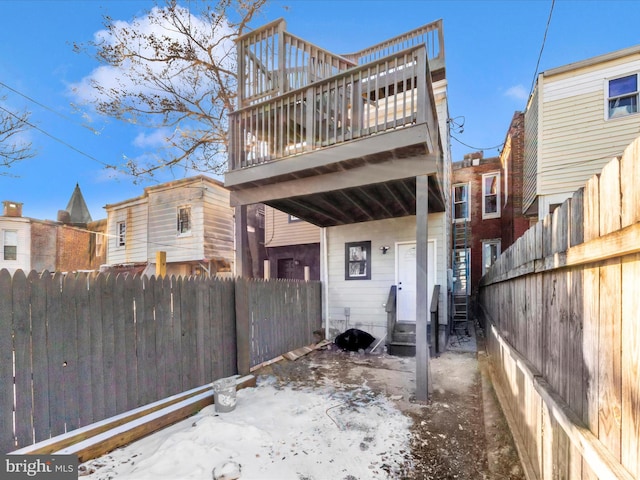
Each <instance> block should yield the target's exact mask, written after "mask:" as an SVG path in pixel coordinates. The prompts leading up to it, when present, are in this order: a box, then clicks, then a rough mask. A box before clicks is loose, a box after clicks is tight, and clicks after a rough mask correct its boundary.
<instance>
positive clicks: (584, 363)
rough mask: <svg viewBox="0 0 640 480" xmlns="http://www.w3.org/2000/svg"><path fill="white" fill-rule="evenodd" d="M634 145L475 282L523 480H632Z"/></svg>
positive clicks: (639, 307) (636, 447)
mask: <svg viewBox="0 0 640 480" xmlns="http://www.w3.org/2000/svg"><path fill="white" fill-rule="evenodd" d="M639 165H640V139H638V140H636V141H635V142H633V143H632V144H631V145H630V146H629V147H628V148H627V149H626V150H625V152H624V154H623V155H622V157H621V158H620V159H618V158H615V159H613V160H612V161H611V162H609V164H607V165H606V166H605V167H604V169H603V170H602V172H601V174H600V175H597V176H594V177H592V178H591V179H590V180H589V181H588V182H587V184H586V186H585V187H584V188H583V189H580V190H579V191H577V192H576V193H575V194H574V195H573V197H572V198H571V199H569V200H567V201H566V202H565V203H564V204H563V205H562V206H561V207H559V208H558V209H556V211H555V212H554V213H553V215H550V216H547V217H546V218H544V219H543V220H542V221H540V222H538V224H537V225H536V226H535V227H533V228H531V229H529V231H528V232H527V233H526V234H525V235H524V236H523V237H521V238H520V239H519V240H518V241H517V242H516V243H515V244H514V245H512V246H511V247H510V248H509V249H508V250H507V251H506V252H504V253H503V254H502V255H501V256H500V258H499V259H498V261H497V262H496V263H495V265H494V266H493V267H492V268H491V269H490V271H489V272H488V274H487V275H486V276H485V277H484V278H483V279H482V281H481V287H480V303H481V305H482V308H483V309H484V310H485V312H486V316H487V319H488V326H487V337H488V344H489V351H490V354H491V360H492V363H493V364H494V366H495V369H496V371H497V372H498V375H497V376H498V378H499V379H500V384H501V385H502V386H503V387H504V390H505V393H506V396H505V398H506V401H505V403H506V405H503V406H504V407H505V410H508V411H509V412H511V414H512V415H513V418H514V425H512V428H513V430H514V435H515V436H517V437H519V438H520V439H521V440H522V443H523V446H524V448H523V449H522V452H521V453H522V454H523V456H524V460H525V462H524V463H525V464H526V465H528V466H529V467H530V471H531V473H532V477H531V478H536V479H544V480H547V479H551V478H571V479H597V478H601V479H602V478H624V479H638V478H640V456H639V453H640V373H639V372H640V354H639V353H638V352H640V296H639V295H638V284H639V282H640V166H639Z"/></svg>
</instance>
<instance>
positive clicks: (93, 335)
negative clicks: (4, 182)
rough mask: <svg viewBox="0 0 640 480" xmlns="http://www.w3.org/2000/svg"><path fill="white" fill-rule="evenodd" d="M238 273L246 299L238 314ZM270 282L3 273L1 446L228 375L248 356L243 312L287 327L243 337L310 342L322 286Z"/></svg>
mask: <svg viewBox="0 0 640 480" xmlns="http://www.w3.org/2000/svg"><path fill="white" fill-rule="evenodd" d="M236 282H237V283H238V284H239V285H241V287H240V289H239V293H240V297H239V298H246V299H249V298H251V299H252V300H251V301H248V300H247V301H246V307H245V306H244V304H243V307H242V308H243V311H242V312H241V314H240V315H239V316H238V317H237V316H236ZM271 283H272V282H262V283H260V284H258V283H253V282H250V283H247V282H244V281H241V280H236V281H232V280H218V279H209V278H200V277H188V278H187V277H180V278H175V277H165V278H155V277H139V276H131V275H118V276H114V275H102V274H100V275H96V274H86V273H79V274H73V275H62V274H59V273H56V274H55V275H52V274H49V273H48V272H45V273H43V274H42V275H40V274H38V273H36V272H31V273H30V274H29V276H28V277H27V276H25V274H24V273H23V272H22V271H17V272H16V273H15V274H14V275H13V276H11V275H10V274H9V272H8V271H7V270H2V271H0V450H1V451H2V452H3V453H4V452H8V451H11V450H14V449H15V448H19V447H24V446H28V445H31V444H33V443H34V442H40V441H42V440H46V439H48V438H51V437H53V436H57V435H60V434H63V433H65V432H69V431H72V430H75V429H77V428H79V427H83V426H86V425H89V424H92V423H94V422H97V421H100V420H103V419H106V418H110V417H113V416H115V415H118V414H121V413H123V412H126V411H130V410H132V409H135V408H137V407H141V406H143V405H148V404H150V403H152V402H155V401H158V400H161V399H164V398H166V397H167V396H170V395H174V394H178V393H180V392H184V391H187V390H190V389H193V388H196V387H199V386H202V385H205V384H207V383H210V382H212V381H213V380H215V379H217V378H221V377H225V376H229V375H233V374H236V373H237V372H238V366H239V365H244V364H248V363H249V352H248V351H245V349H244V343H243V342H244V340H243V339H244V338H245V337H247V333H251V332H250V331H249V330H248V329H246V328H245V326H244V324H243V323H242V321H241V320H240V319H241V318H244V316H246V315H249V316H252V317H255V318H263V319H268V320H269V321H270V322H272V324H273V323H277V322H278V320H276V319H279V316H281V315H284V314H285V312H286V313H287V316H286V322H288V323H287V326H286V328H284V327H283V328H279V329H278V330H277V332H275V333H273V332H267V333H265V332H262V331H260V332H252V333H251V335H250V336H248V338H249V339H250V340H251V341H252V342H254V343H256V344H258V345H262V344H263V343H264V344H265V345H267V346H268V347H264V348H265V349H270V350H269V351H277V348H278V347H280V346H282V348H289V347H290V346H292V348H297V347H301V346H303V345H307V344H309V343H311V341H312V338H313V328H311V324H310V321H311V320H310V319H313V320H314V321H317V322H318V325H317V326H314V328H318V327H319V323H320V322H321V315H320V303H319V301H315V300H314V301H313V302H310V301H309V299H311V298H314V299H315V296H316V295H317V296H319V284H306V283H303V282H295V284H294V285H289V284H288V283H287V282H282V281H279V282H273V284H277V286H273V285H271ZM253 288H258V290H260V291H261V292H263V294H262V295H260V294H258V295H257V296H256V295H255V294H254V293H252V289H253ZM307 291H308V292H312V293H308V292H307ZM296 302H300V303H299V304H298V303H296ZM240 303H242V302H240ZM285 305H286V306H288V310H287V307H285ZM307 308H317V309H318V310H316V311H314V312H307V310H306V309H307ZM237 318H238V319H239V322H240V324H241V325H239V326H238V327H237V326H236V320H237ZM237 328H243V329H244V330H243V331H242V332H238V333H240V334H239V335H236V332H237ZM296 342H299V343H296ZM286 351H287V350H281V351H277V354H276V355H280V354H282V353H285V352H286ZM245 356H246V358H244V357H245Z"/></svg>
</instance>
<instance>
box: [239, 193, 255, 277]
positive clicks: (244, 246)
mask: <svg viewBox="0 0 640 480" xmlns="http://www.w3.org/2000/svg"><path fill="white" fill-rule="evenodd" d="M235 227H236V228H235V230H236V232H235V233H236V258H235V260H236V269H235V271H236V276H238V277H243V278H252V276H253V275H252V272H253V269H252V268H251V254H250V251H249V234H248V233H247V206H246V205H240V206H239V207H235Z"/></svg>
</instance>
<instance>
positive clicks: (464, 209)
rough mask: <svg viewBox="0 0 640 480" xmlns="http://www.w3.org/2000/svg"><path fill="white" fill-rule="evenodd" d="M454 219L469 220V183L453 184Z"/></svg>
mask: <svg viewBox="0 0 640 480" xmlns="http://www.w3.org/2000/svg"><path fill="white" fill-rule="evenodd" d="M453 220H454V221H463V220H469V184H468V183H458V184H456V185H454V186H453Z"/></svg>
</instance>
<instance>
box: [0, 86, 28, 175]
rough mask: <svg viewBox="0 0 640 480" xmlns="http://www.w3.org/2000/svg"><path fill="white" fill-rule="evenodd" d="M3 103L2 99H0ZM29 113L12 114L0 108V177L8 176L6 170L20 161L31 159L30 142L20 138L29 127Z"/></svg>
mask: <svg viewBox="0 0 640 480" xmlns="http://www.w3.org/2000/svg"><path fill="white" fill-rule="evenodd" d="M0 103H4V97H2V98H0ZM30 115H31V114H30V113H29V112H26V111H25V112H19V113H16V112H12V111H11V110H8V109H6V108H4V107H2V106H0V175H8V174H9V173H8V172H7V169H8V168H11V166H12V165H13V164H14V163H16V162H20V161H22V160H26V159H27V158H32V157H33V156H34V155H35V151H34V150H33V148H32V145H31V142H28V141H26V140H25V139H24V138H21V137H22V135H23V134H24V133H25V132H26V131H27V130H28V129H29V128H30V127H31V124H30V123H29V117H30Z"/></svg>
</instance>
